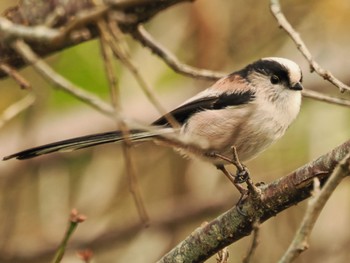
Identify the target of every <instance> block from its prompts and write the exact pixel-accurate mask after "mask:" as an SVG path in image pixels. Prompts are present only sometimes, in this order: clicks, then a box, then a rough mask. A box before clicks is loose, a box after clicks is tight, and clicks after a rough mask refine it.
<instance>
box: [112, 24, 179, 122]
mask: <svg viewBox="0 0 350 263" xmlns="http://www.w3.org/2000/svg"><path fill="white" fill-rule="evenodd" d="M109 25H110V26H111V27H113V26H116V24H115V23H109ZM110 32H111V33H112V34H115V33H117V32H118V31H117V30H113V29H111V30H110ZM113 37H114V38H115V40H118V39H120V37H119V36H118V35H113ZM110 46H111V48H112V50H113V52H114V54H115V56H116V57H117V58H118V59H119V60H120V61H121V62H122V63H123V64H124V65H125V66H126V67H127V68H128V69H129V71H130V72H131V74H133V76H134V78H135V79H136V81H137V82H138V84H139V86H140V87H141V89H142V91H143V92H144V93H145V95H146V97H147V99H148V100H149V101H150V102H151V103H152V104H153V105H154V107H155V108H156V109H157V110H158V112H159V113H160V114H161V115H163V116H164V117H165V118H166V119H167V120H168V121H169V123H170V124H171V125H172V127H179V124H178V123H177V121H176V120H175V118H174V117H173V116H171V114H169V113H168V111H167V110H166V109H165V108H164V107H163V105H162V104H161V103H160V102H159V101H158V99H157V98H156V95H155V94H154V93H153V90H152V88H151V87H150V85H149V84H148V83H147V82H146V80H145V79H144V78H143V77H142V75H141V74H140V72H139V70H138V69H137V67H136V66H135V65H134V63H133V62H132V61H131V60H130V58H129V55H128V54H126V53H125V49H122V48H120V46H119V42H118V41H112V42H111V43H110Z"/></svg>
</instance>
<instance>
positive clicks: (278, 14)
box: [270, 0, 350, 92]
mask: <svg viewBox="0 0 350 263" xmlns="http://www.w3.org/2000/svg"><path fill="white" fill-rule="evenodd" d="M270 7H271V12H272V14H273V15H274V17H275V18H276V20H277V22H278V23H279V25H280V26H281V28H283V30H284V31H286V32H287V34H288V35H289V36H290V37H291V39H292V40H293V41H294V43H295V44H296V45H297V48H298V49H299V51H300V52H301V54H302V55H303V56H304V57H305V58H306V60H307V61H308V62H309V64H310V69H311V71H315V72H316V73H317V74H318V75H320V76H321V77H323V78H324V79H325V80H327V81H329V82H330V83H332V84H333V85H334V86H336V87H338V88H339V90H340V91H341V92H344V91H345V90H347V91H350V87H349V86H347V85H346V84H344V83H343V82H341V81H340V80H338V79H337V78H336V77H334V75H333V74H332V73H331V72H330V71H328V70H325V69H323V68H322V67H321V66H320V65H319V64H318V63H317V62H316V61H315V60H314V59H313V58H312V55H311V52H310V50H309V49H308V48H307V46H306V45H305V43H304V41H303V40H302V39H301V37H300V35H299V34H298V33H297V32H296V31H295V30H294V28H293V27H292V25H291V24H290V23H289V22H288V20H287V19H286V17H285V16H284V14H283V13H282V10H281V5H280V3H279V1H278V0H271V4H270Z"/></svg>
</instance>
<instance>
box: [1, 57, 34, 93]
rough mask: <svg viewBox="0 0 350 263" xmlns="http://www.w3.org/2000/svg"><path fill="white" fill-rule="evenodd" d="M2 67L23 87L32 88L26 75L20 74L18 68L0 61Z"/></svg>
mask: <svg viewBox="0 0 350 263" xmlns="http://www.w3.org/2000/svg"><path fill="white" fill-rule="evenodd" d="M0 69H1V70H2V71H3V72H5V73H6V74H7V75H8V76H10V77H11V78H12V79H13V80H15V81H16V82H17V83H18V85H19V86H20V87H21V89H31V85H30V83H29V82H28V81H27V80H26V79H25V78H24V77H22V75H21V74H19V72H18V71H17V70H16V69H14V68H12V67H10V66H9V65H7V64H5V63H0Z"/></svg>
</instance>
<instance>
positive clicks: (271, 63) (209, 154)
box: [3, 57, 303, 172]
mask: <svg viewBox="0 0 350 263" xmlns="http://www.w3.org/2000/svg"><path fill="white" fill-rule="evenodd" d="M302 79H303V74H302V71H301V69H300V67H299V65H298V64H296V63H295V62H293V61H292V60H289V59H286V58H280V57H266V58H261V59H258V60H256V61H254V62H252V63H250V64H248V65H246V66H245V67H244V68H242V69H240V70H237V71H234V72H233V73H231V74H228V75H226V76H224V77H222V78H221V79H219V80H218V81H216V82H215V83H214V84H213V85H211V86H210V87H209V88H207V89H205V90H203V91H201V92H199V93H198V94H197V95H195V96H193V97H192V98H190V99H188V100H187V101H185V102H184V103H182V104H180V106H178V107H177V108H175V109H174V110H172V111H170V112H169V113H168V114H166V115H165V116H162V117H160V118H158V119H157V120H155V121H154V122H153V123H151V126H152V127H153V128H152V129H151V130H146V129H130V130H129V131H128V136H127V137H128V139H130V140H131V141H147V140H154V141H162V138H165V137H166V136H167V135H169V134H174V135H175V136H180V137H181V138H183V139H184V141H185V142H191V143H196V142H198V145H200V147H201V149H202V150H201V151H199V152H197V153H196V154H195V155H196V156H198V155H200V156H199V157H200V158H203V159H205V160H207V161H209V162H212V163H213V164H214V165H215V166H216V167H217V168H219V169H221V170H223V169H224V167H225V165H227V164H228V162H227V160H225V158H219V157H220V156H229V155H231V154H232V147H234V148H235V150H236V152H237V155H238V157H239V160H240V161H241V162H246V161H249V160H251V159H253V158H254V157H256V156H257V155H258V154H260V153H261V152H262V151H264V150H265V149H266V148H268V146H270V145H271V144H273V143H274V142H276V141H277V140H278V139H279V138H281V137H282V136H283V135H284V134H285V132H286V130H287V129H288V127H289V126H290V124H291V123H292V122H293V121H294V120H295V119H296V117H297V115H298V113H299V111H300V107H301V100H302V94H301V91H302V89H303V86H302ZM167 116H171V117H172V119H174V120H175V121H176V122H177V124H178V125H179V127H177V128H176V127H173V126H172V124H171V123H170V121H169V118H168V117H167ZM123 134H124V133H123V132H122V131H119V130H116V131H110V132H105V133H98V134H91V135H86V136H81V137H76V138H71V139H66V140H62V141H58V142H53V143H49V144H45V145H42V146H38V147H34V148H30V149H27V150H24V151H20V152H17V153H14V154H11V155H8V156H5V157H4V158H3V160H9V159H13V158H16V159H19V160H24V159H29V158H33V157H37V156H40V155H44V154H49V153H53V152H64V151H72V150H77V149H81V148H87V147H92V146H96V145H100V144H106V143H113V142H121V141H123V140H125V136H124V135H123ZM199 142H201V143H199ZM189 148H190V147H189ZM180 151H181V153H182V154H184V155H186V156H192V155H193V152H191V151H188V152H187V153H186V147H182V148H181V149H180ZM213 153H214V154H213ZM223 171H224V172H225V170H223Z"/></svg>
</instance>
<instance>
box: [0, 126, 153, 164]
mask: <svg viewBox="0 0 350 263" xmlns="http://www.w3.org/2000/svg"><path fill="white" fill-rule="evenodd" d="M129 132H130V137H131V139H132V140H142V139H147V138H150V137H154V136H156V135H157V134H160V133H159V131H158V133H157V131H155V132H149V131H142V130H130V131H129ZM121 140H123V134H122V132H121V131H112V132H106V133H98V134H91V135H86V136H81V137H76V138H72V139H68V140H63V141H58V142H54V143H49V144H45V145H42V146H38V147H34V148H30V149H27V150H24V151H21V152H18V153H14V154H11V155H8V156H5V157H4V158H3V160H4V161H5V160H9V159H13V158H16V159H18V160H24V159H30V158H33V157H36V156H39V155H43V154H48V153H53V152H66V151H74V150H78V149H82V148H87V147H91V146H95V145H99V144H105V143H111V142H118V141H121Z"/></svg>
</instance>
